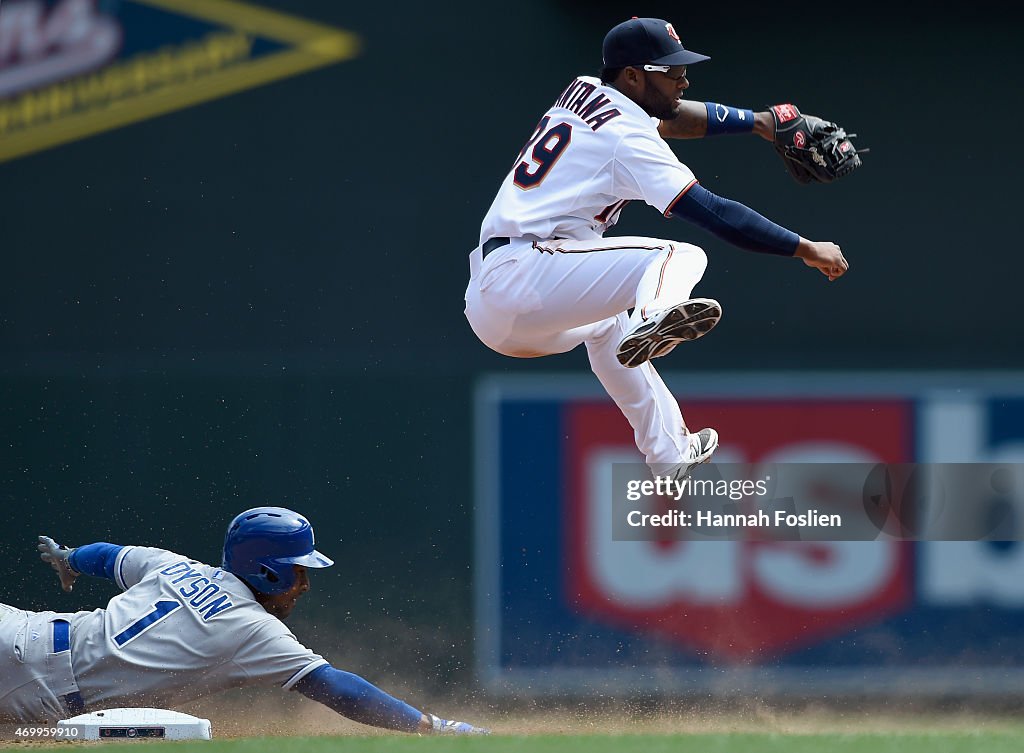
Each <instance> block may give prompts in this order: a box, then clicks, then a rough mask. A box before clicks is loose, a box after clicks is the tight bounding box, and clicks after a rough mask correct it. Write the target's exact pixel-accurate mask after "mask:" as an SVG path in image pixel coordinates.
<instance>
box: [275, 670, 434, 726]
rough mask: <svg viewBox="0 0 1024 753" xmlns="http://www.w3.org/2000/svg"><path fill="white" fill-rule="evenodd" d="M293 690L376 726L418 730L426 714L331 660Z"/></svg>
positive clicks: (343, 714) (296, 684) (353, 718)
mask: <svg viewBox="0 0 1024 753" xmlns="http://www.w3.org/2000/svg"><path fill="white" fill-rule="evenodd" d="M293 690H297V691H299V692H300V693H302V695H304V696H306V697H307V698H312V699H313V700H314V701H318V702H319V703H322V704H324V705H325V706H328V707H330V708H332V709H334V710H335V711H337V712H338V713H339V714H341V715H342V716H346V717H348V718H349V719H352V720H354V721H357V722H360V723H362V724H369V725H372V726H374V727H385V728H386V729H394V730H400V731H401V732H416V731H417V729H418V728H419V723H420V719H421V718H422V716H423V714H422V713H421V712H419V711H417V710H416V709H414V708H413V707H412V706H410V705H409V704H407V703H405V702H404V701H400V700H398V699H397V698H395V697H393V696H390V695H388V694H387V693H385V692H384V691H383V690H381V689H380V688H378V687H376V686H375V685H371V684H370V683H368V682H367V681H366V680H364V679H363V678H362V677H360V676H359V675H354V674H352V673H351V672H342V671H341V670H340V669H335V668H334V667H332V666H331V665H330V664H325V665H324V666H322V667H319V668H317V669H314V670H313V671H312V672H310V673H309V674H308V675H306V676H305V677H303V678H302V679H301V680H299V681H298V682H297V683H295V687H294V688H293Z"/></svg>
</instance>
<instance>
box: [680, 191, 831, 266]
mask: <svg viewBox="0 0 1024 753" xmlns="http://www.w3.org/2000/svg"><path fill="white" fill-rule="evenodd" d="M665 214H666V215H672V216H674V217H679V218H681V219H684V220H686V221H687V222H692V223H694V224H695V225H698V226H699V227H702V228H704V229H705V230H707V231H708V232H710V233H713V234H714V235H716V236H717V237H719V238H721V239H722V240H724V241H726V242H728V243H731V244H732V245H734V246H737V247H738V248H742V249H745V250H747V251H754V252H756V253H762V254H776V255H778V256H796V257H798V258H800V259H803V261H804V263H805V264H806V265H807V266H809V267H814V268H815V269H818V270H820V271H821V273H822V274H824V275H825V276H826V277H828V279H829V280H835V279H836V278H838V277H841V276H842V275H843V274H845V273H846V270H847V269H849V264H848V263H847V262H846V259H845V258H844V257H843V252H842V251H841V250H840V248H839V246H837V245H836V244H835V243H830V242H827V241H822V242H813V241H809V240H807V239H806V238H801V237H800V236H799V235H797V234H796V233H794V232H793V231H792V230H787V229H786V228H784V227H782V226H781V225H776V224H775V223H774V222H772V221H771V220H769V219H767V218H766V217H763V216H761V215H760V214H758V213H757V212H755V211H754V210H753V209H751V208H750V207H747V206H745V205H743V204H740V203H739V202H738V201H733V200H731V199H725V198H723V197H721V196H718V195H717V194H713V193H711V191H708V190H707V189H706V188H704V187H703V186H701V185H699V184H698V183H697V182H694V183H692V184H691V185H689V186H688V187H687V188H686V189H685V190H684V191H683V192H682V193H681V194H680V195H679V196H678V197H677V198H676V200H675V201H674V202H673V203H672V204H671V205H669V207H668V210H667V211H666V212H665Z"/></svg>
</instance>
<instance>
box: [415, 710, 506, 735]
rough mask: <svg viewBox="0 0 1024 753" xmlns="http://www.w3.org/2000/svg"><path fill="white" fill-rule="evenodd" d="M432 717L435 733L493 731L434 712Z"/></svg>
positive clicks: (471, 733) (487, 733) (455, 733)
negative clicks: (448, 718) (449, 719)
mask: <svg viewBox="0 0 1024 753" xmlns="http://www.w3.org/2000/svg"><path fill="white" fill-rule="evenodd" d="M427 716H429V717H430V728H431V729H432V730H433V733H434V734H435V735H489V734H491V731H490V730H489V729H484V728H483V727H474V726H473V725H472V724H468V723H466V722H455V721H451V722H450V721H448V720H447V719H441V718H440V717H437V716H434V715H433V714H427Z"/></svg>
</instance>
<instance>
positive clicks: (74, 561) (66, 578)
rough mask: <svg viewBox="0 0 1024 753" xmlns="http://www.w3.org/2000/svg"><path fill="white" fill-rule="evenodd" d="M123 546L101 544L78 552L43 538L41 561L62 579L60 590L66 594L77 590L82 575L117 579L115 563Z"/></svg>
mask: <svg viewBox="0 0 1024 753" xmlns="http://www.w3.org/2000/svg"><path fill="white" fill-rule="evenodd" d="M123 548H124V547H121V546H118V545H117V544H108V543H106V542H104V541H98V542H96V543H95V544H86V545H85V546H80V547H78V548H76V549H69V548H68V547H66V546H62V545H61V544H58V543H57V542H56V541H54V540H53V539H51V538H50V537H49V536H40V537H39V545H38V546H37V547H36V549H38V550H39V559H41V560H42V561H43V562H47V563H49V565H50V567H52V568H53V569H54V570H55V571H56V573H57V576H58V577H59V578H60V587H61V588H62V589H64V590H65V591H71V589H72V588H74V585H75V580H76V579H77V578H78V576H79V575H82V574H85V575H94V576H96V577H98V578H108V579H109V580H113V579H114V563H115V562H116V561H117V555H118V553H119V552H120V551H121V550H122V549H123Z"/></svg>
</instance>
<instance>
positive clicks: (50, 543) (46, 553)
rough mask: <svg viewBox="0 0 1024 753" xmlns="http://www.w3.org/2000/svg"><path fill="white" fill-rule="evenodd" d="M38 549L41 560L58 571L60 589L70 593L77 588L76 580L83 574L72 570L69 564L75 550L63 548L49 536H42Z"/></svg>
mask: <svg viewBox="0 0 1024 753" xmlns="http://www.w3.org/2000/svg"><path fill="white" fill-rule="evenodd" d="M36 549H38V550H39V559H41V560H42V561H43V562H48V563H49V564H50V567H52V568H53V569H54V570H55V571H56V573H57V577H59V578H60V587H61V588H62V589H64V590H65V591H68V592H70V591H71V589H72V588H74V586H75V579H76V578H77V577H78V576H79V575H80V574H81V573H76V572H75V571H74V570H72V569H71V565H69V564H68V557H70V556H71V553H72V552H73V551H75V550H74V549H68V548H67V547H66V546H61V545H60V544H58V543H57V542H56V541H54V540H53V539H51V538H50V537H49V536H40V537H39V546H37V547H36Z"/></svg>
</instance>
